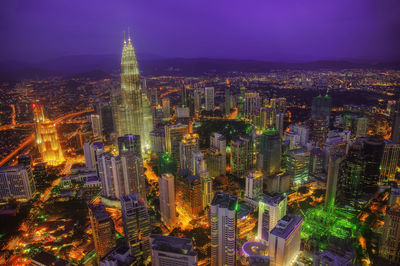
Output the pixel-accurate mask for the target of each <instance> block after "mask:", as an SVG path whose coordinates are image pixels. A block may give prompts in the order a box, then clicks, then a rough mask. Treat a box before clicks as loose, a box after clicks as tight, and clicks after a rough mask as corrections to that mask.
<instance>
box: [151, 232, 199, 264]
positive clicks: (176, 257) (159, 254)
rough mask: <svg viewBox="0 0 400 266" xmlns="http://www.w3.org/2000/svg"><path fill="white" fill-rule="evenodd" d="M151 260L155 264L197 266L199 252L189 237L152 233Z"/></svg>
mask: <svg viewBox="0 0 400 266" xmlns="http://www.w3.org/2000/svg"><path fill="white" fill-rule="evenodd" d="M150 242H151V261H152V263H153V266H164V265H171V266H172V265H179V266H197V252H196V251H194V250H193V242H192V240H190V239H187V238H180V237H174V236H163V235H154V234H152V235H150Z"/></svg>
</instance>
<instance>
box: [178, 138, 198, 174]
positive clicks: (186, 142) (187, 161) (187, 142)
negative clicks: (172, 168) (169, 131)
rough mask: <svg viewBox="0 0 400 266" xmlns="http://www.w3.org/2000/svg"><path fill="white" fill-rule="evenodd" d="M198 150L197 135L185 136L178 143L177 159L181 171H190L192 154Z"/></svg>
mask: <svg viewBox="0 0 400 266" xmlns="http://www.w3.org/2000/svg"><path fill="white" fill-rule="evenodd" d="M198 149H199V135H198V134H190V133H189V134H186V135H184V136H183V139H182V141H181V142H180V143H179V159H180V168H181V169H191V168H192V167H191V164H192V152H193V151H196V150H198Z"/></svg>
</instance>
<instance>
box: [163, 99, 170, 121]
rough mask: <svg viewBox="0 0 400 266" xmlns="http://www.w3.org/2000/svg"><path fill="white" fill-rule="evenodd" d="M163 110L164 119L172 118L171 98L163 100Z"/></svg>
mask: <svg viewBox="0 0 400 266" xmlns="http://www.w3.org/2000/svg"><path fill="white" fill-rule="evenodd" d="M162 110H163V114H164V118H169V117H170V116H171V103H170V100H169V98H162Z"/></svg>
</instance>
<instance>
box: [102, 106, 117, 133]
mask: <svg viewBox="0 0 400 266" xmlns="http://www.w3.org/2000/svg"><path fill="white" fill-rule="evenodd" d="M99 109H100V110H99V113H100V121H101V126H102V133H103V135H104V136H105V137H107V138H109V137H110V134H111V133H112V132H114V121H113V115H112V107H111V104H110V103H102V104H101V105H100V107H99Z"/></svg>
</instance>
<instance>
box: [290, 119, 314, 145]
mask: <svg viewBox="0 0 400 266" xmlns="http://www.w3.org/2000/svg"><path fill="white" fill-rule="evenodd" d="M289 128H290V129H289V132H294V134H296V135H297V136H299V142H298V145H299V146H306V145H307V143H308V138H309V135H310V128H309V127H308V126H307V125H299V124H292V125H290V127H289Z"/></svg>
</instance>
